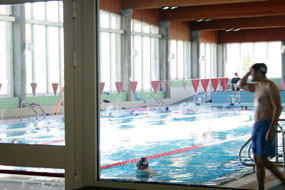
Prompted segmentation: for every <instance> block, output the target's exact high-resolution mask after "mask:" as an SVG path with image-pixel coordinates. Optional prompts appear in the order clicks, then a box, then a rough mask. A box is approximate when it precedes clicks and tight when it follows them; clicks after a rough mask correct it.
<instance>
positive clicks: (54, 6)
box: [46, 1, 59, 22]
mask: <svg viewBox="0 0 285 190" xmlns="http://www.w3.org/2000/svg"><path fill="white" fill-rule="evenodd" d="M46 5H47V20H48V21H52V22H58V21H59V15H58V13H59V12H58V10H59V9H58V5H59V3H58V2H57V1H51V2H47V3H46Z"/></svg>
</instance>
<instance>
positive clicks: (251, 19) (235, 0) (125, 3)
mask: <svg viewBox="0 0 285 190" xmlns="http://www.w3.org/2000/svg"><path fill="white" fill-rule="evenodd" d="M164 6H178V8H176V9H167V10H163V9H162V7H164ZM122 8H123V9H134V10H135V9H159V12H160V21H170V22H176V21H186V22H189V24H190V25H191V28H192V30H226V29H230V28H232V29H233V28H238V29H241V30H242V29H260V28H281V27H285V0H122ZM206 19H209V20H210V21H207V22H206V21H205V20H206ZM198 20H200V22H197V21H198ZM201 20H203V21H201Z"/></svg>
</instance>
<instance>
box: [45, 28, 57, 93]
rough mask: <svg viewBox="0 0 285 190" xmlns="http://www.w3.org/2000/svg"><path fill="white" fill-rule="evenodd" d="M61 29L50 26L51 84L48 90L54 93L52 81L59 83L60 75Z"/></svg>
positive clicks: (49, 56) (49, 57) (49, 62)
mask: <svg viewBox="0 0 285 190" xmlns="http://www.w3.org/2000/svg"><path fill="white" fill-rule="evenodd" d="M59 42H60V41H59V29H58V28H57V27H48V49H47V51H48V66H49V72H48V73H49V84H48V92H49V93H52V92H53V91H52V83H59V82H60V80H59V76H60V71H59V69H60V62H59V61H60V57H59V53H60V51H59Z"/></svg>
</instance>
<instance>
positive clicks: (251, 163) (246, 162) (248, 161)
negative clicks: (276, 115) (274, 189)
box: [239, 119, 285, 172]
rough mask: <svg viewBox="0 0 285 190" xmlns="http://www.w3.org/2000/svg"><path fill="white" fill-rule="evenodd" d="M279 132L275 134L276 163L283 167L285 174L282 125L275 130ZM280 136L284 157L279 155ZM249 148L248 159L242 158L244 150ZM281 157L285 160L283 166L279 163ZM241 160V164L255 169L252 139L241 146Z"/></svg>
mask: <svg viewBox="0 0 285 190" xmlns="http://www.w3.org/2000/svg"><path fill="white" fill-rule="evenodd" d="M279 121H285V119H279ZM275 130H277V131H276V133H275V141H276V142H275V143H276V147H275V148H276V156H275V163H277V164H278V165H280V166H283V169H284V172H285V167H284V166H285V138H284V130H283V128H282V126H281V125H280V124H278V125H277V128H276V129H275ZM278 134H281V139H282V146H281V147H282V155H280V154H279V153H278V147H280V146H278ZM246 147H248V148H247V154H248V155H247V157H242V152H243V150H244V149H245V148H246ZM279 157H282V159H283V161H282V162H283V164H282V163H281V162H279ZM239 160H240V162H241V163H242V164H243V165H245V166H251V167H254V166H255V164H254V161H253V159H252V155H251V137H250V138H249V139H248V140H247V141H246V142H245V143H244V144H243V145H242V146H241V148H240V150H239Z"/></svg>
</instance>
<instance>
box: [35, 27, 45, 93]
mask: <svg viewBox="0 0 285 190" xmlns="http://www.w3.org/2000/svg"><path fill="white" fill-rule="evenodd" d="M34 35H35V37H34V39H35V42H34V48H35V49H34V51H35V55H34V60H35V62H34V66H35V82H36V83H37V92H38V93H46V89H47V86H46V85H47V84H46V82H47V79H46V76H47V70H46V48H45V47H46V31H45V26H41V25H35V33H34Z"/></svg>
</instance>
